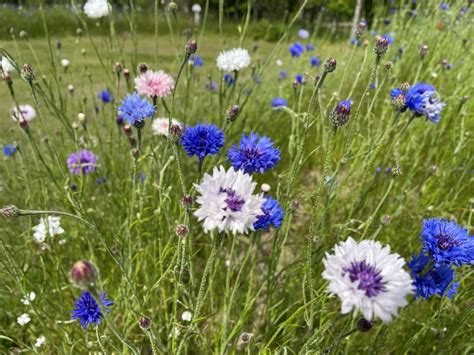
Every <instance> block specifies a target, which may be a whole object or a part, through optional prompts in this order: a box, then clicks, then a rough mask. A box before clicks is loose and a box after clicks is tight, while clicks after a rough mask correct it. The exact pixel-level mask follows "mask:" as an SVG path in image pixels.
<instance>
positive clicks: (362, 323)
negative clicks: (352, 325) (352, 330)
mask: <svg viewBox="0 0 474 355" xmlns="http://www.w3.org/2000/svg"><path fill="white" fill-rule="evenodd" d="M373 326H374V322H372V321H370V320H367V319H365V318H360V319H359V320H358V321H357V324H356V327H357V330H358V331H359V332H361V333H367V332H368V331H369V330H370V329H372V327H373Z"/></svg>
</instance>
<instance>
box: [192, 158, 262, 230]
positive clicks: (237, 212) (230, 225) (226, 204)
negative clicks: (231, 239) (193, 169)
mask: <svg viewBox="0 0 474 355" xmlns="http://www.w3.org/2000/svg"><path fill="white" fill-rule="evenodd" d="M256 185H257V184H256V183H255V182H253V181H252V177H251V176H250V175H248V174H245V173H244V172H242V171H240V170H239V171H235V170H234V168H233V167H231V168H230V169H229V170H227V171H225V169H224V167H223V166H222V165H221V166H220V167H219V168H217V167H214V170H213V172H212V175H209V174H205V175H204V178H203V179H202V182H201V183H200V184H199V185H197V184H195V187H196V191H197V192H198V193H199V194H200V196H199V197H198V198H197V203H199V204H200V205H201V206H200V207H199V208H198V209H197V210H196V212H194V215H195V216H196V217H197V218H198V220H199V221H204V223H203V228H204V231H205V232H206V233H207V232H209V231H210V230H213V229H217V230H218V231H219V232H222V231H232V233H234V234H236V233H247V232H248V231H253V230H254V228H253V223H254V222H255V221H256V220H257V216H260V215H262V214H263V212H262V204H263V202H264V201H265V198H264V197H263V195H262V194H258V195H254V194H253V192H254V190H255V187H256Z"/></svg>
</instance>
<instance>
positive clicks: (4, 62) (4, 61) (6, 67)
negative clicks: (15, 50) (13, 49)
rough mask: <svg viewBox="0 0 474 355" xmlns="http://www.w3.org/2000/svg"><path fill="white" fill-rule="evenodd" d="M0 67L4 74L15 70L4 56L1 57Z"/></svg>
mask: <svg viewBox="0 0 474 355" xmlns="http://www.w3.org/2000/svg"><path fill="white" fill-rule="evenodd" d="M0 66H1V67H2V70H3V71H4V72H5V73H10V72H12V71H13V70H15V67H14V66H13V63H12V62H11V61H10V59H8V58H7V57H6V56H2V62H1V64H0Z"/></svg>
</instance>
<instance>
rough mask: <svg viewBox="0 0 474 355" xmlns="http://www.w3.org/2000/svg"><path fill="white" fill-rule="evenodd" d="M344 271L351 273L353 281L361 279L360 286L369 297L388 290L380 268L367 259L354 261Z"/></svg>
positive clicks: (350, 276)
mask: <svg viewBox="0 0 474 355" xmlns="http://www.w3.org/2000/svg"><path fill="white" fill-rule="evenodd" d="M344 271H345V272H348V273H349V278H350V279H351V281H352V282H354V281H359V287H358V288H359V289H360V290H364V291H365V294H366V295H367V296H369V297H375V296H377V295H378V294H379V293H380V292H384V291H386V288H385V282H384V281H383V277H382V276H381V275H380V270H377V269H376V268H375V267H374V266H372V265H369V264H367V263H366V262H365V261H357V262H352V263H351V265H350V267H347V268H345V269H344Z"/></svg>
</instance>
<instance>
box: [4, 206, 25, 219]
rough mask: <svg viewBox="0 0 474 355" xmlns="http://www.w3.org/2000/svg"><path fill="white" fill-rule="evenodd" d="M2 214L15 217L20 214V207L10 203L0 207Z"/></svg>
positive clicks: (6, 216)
mask: <svg viewBox="0 0 474 355" xmlns="http://www.w3.org/2000/svg"><path fill="white" fill-rule="evenodd" d="M0 215H2V216H3V217H5V218H15V217H18V216H19V215H20V209H19V208H18V207H16V206H14V205H8V206H5V207H2V208H0Z"/></svg>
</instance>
